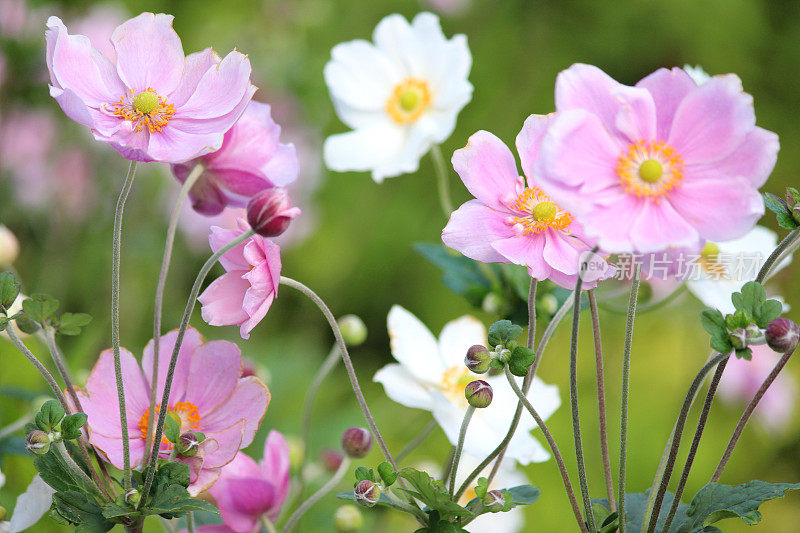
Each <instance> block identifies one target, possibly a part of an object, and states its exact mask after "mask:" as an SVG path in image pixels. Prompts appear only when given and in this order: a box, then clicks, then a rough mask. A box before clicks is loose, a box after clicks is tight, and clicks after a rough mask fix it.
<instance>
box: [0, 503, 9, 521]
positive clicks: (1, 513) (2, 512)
mask: <svg viewBox="0 0 800 533" xmlns="http://www.w3.org/2000/svg"><path fill="white" fill-rule="evenodd" d="M7 514H8V511H6V508H5V507H3V506H2V505H0V522H2V521H3V520H5V519H6V515H7Z"/></svg>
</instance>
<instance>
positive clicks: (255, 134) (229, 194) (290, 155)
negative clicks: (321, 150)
mask: <svg viewBox="0 0 800 533" xmlns="http://www.w3.org/2000/svg"><path fill="white" fill-rule="evenodd" d="M280 134H281V127H280V126H278V125H277V124H276V123H275V121H273V120H272V117H271V116H270V106H268V105H267V104H262V103H260V102H250V104H249V105H248V106H247V108H246V109H245V111H244V113H243V114H242V116H241V118H240V119H239V120H238V121H237V122H236V124H234V125H233V127H232V128H231V129H230V130H228V132H227V133H226V134H225V138H224V140H223V142H222V148H220V149H219V150H217V151H216V152H213V153H210V154H208V155H205V156H202V157H200V158H197V159H195V160H192V161H188V162H186V163H181V164H176V165H172V173H173V174H174V175H175V177H176V178H178V180H179V181H180V182H184V181H186V178H187V177H188V176H189V173H190V172H191V171H192V169H193V168H194V167H195V165H197V164H198V163H200V164H202V165H203V166H204V167H205V171H204V172H203V175H202V176H200V179H199V180H198V181H197V183H195V185H194V186H193V187H192V190H191V192H190V193H189V195H190V197H191V198H192V205H193V207H194V209H195V210H196V211H197V212H199V213H201V214H204V215H207V216H211V215H218V214H219V213H221V212H222V210H223V209H224V208H225V207H226V206H235V207H244V206H246V205H247V202H248V200H249V199H250V198H251V197H252V196H254V195H255V194H257V193H259V192H261V191H263V190H264V189H269V188H272V187H283V186H285V185H288V184H289V183H292V182H293V181H294V180H296V179H297V173H298V163H297V155H296V154H295V149H294V145H292V144H282V143H280V141H279V139H280Z"/></svg>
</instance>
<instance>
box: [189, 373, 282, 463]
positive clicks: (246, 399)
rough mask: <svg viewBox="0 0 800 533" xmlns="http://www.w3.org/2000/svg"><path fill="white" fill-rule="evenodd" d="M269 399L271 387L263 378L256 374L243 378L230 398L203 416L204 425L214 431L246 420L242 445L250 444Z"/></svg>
mask: <svg viewBox="0 0 800 533" xmlns="http://www.w3.org/2000/svg"><path fill="white" fill-rule="evenodd" d="M269 400H270V393H269V389H267V386H266V385H264V383H262V382H261V380H259V379H258V378H256V377H255V376H250V377H246V378H242V379H240V380H239V382H238V384H237V385H236V388H235V389H234V391H233V394H231V395H230V397H229V398H228V400H227V401H226V402H225V403H224V404H222V405H220V406H219V407H218V408H217V409H215V410H214V411H213V412H211V413H209V414H207V415H206V416H204V417H203V427H204V428H207V429H208V430H209V431H212V432H213V431H215V430H216V429H218V428H227V427H229V426H230V425H231V424H232V423H233V422H236V421H238V420H245V428H244V433H243V435H242V447H246V446H249V445H250V443H251V442H253V436H254V435H255V433H256V430H257V429H258V425H259V424H260V423H261V419H262V418H263V417H264V414H265V413H266V412H267V406H269Z"/></svg>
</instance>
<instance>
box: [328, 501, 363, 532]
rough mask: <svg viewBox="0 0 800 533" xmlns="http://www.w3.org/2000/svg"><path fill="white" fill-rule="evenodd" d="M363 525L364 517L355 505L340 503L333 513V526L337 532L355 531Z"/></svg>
mask: <svg viewBox="0 0 800 533" xmlns="http://www.w3.org/2000/svg"><path fill="white" fill-rule="evenodd" d="M363 525H364V518H363V517H362V516H361V511H359V510H358V507H356V506H355V505H349V504H348V505H342V506H341V507H339V508H338V509H336V513H335V514H334V515H333V526H334V527H335V528H336V531H338V532H339V533H355V532H356V531H358V530H359V529H361V527H362V526H363Z"/></svg>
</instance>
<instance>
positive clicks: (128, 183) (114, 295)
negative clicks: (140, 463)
mask: <svg viewBox="0 0 800 533" xmlns="http://www.w3.org/2000/svg"><path fill="white" fill-rule="evenodd" d="M135 174H136V161H131V164H130V166H129V167H128V174H127V175H126V176H125V182H124V183H123V185H122V191H120V193H119V198H118V199H117V207H116V209H115V210H114V233H113V237H112V245H111V246H112V248H111V347H112V349H113V351H114V374H115V377H116V382H117V400H118V402H119V422H120V428H121V432H122V464H123V470H122V472H123V473H122V486H123V487H124V488H125V489H129V488H130V487H131V450H130V436H129V435H128V412H127V409H126V407H125V389H124V386H123V384H122V361H121V359H120V352H119V266H120V255H121V251H122V250H121V248H122V215H123V211H124V210H125V202H126V201H127V200H128V194H130V192H131V187H133V178H134V176H135Z"/></svg>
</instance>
